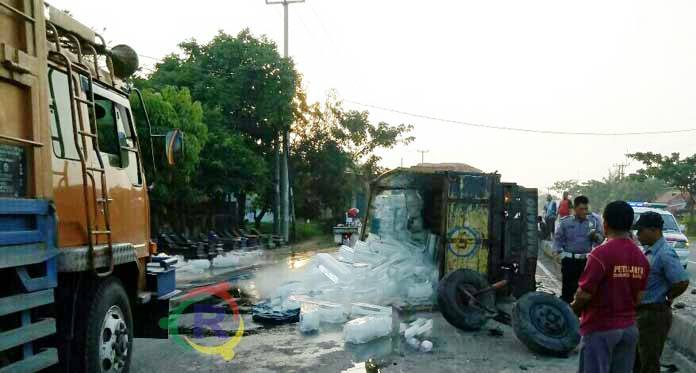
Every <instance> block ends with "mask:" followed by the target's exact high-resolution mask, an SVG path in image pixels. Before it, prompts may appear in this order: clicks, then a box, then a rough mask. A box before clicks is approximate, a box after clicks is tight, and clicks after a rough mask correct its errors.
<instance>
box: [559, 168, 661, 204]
mask: <svg viewBox="0 0 696 373" xmlns="http://www.w3.org/2000/svg"><path fill="white" fill-rule="evenodd" d="M668 189H669V186H668V185H667V184H666V183H665V182H664V181H662V180H659V179H655V178H645V179H642V180H639V179H637V178H632V177H629V178H620V177H618V176H617V175H613V174H610V175H609V176H608V177H606V178H604V179H602V180H588V181H585V182H579V181H577V180H564V181H557V182H556V183H554V185H553V186H552V187H551V190H553V191H555V192H557V193H559V194H561V193H563V192H564V191H568V192H570V195H571V196H572V197H577V196H579V195H584V196H587V197H588V198H589V199H590V205H591V208H592V210H593V211H595V212H598V211H601V210H602V209H603V208H604V206H606V205H607V204H608V203H609V202H612V201H616V200H623V201H653V200H655V198H657V196H658V195H659V194H661V193H663V192H665V191H667V190H668Z"/></svg>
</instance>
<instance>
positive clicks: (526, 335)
mask: <svg viewBox="0 0 696 373" xmlns="http://www.w3.org/2000/svg"><path fill="white" fill-rule="evenodd" d="M512 328H513V330H514V331H515V335H516V336H517V339H519V340H520V341H521V342H522V343H524V345H525V346H527V348H529V349H530V350H531V351H534V352H538V353H541V354H545V355H551V356H562V357H566V356H568V353H569V352H570V351H572V350H573V349H574V348H575V347H576V346H577V345H578V343H580V333H579V329H580V324H579V322H578V318H577V317H576V316H575V314H573V310H571V309H570V306H568V304H566V303H565V302H564V301H562V300H561V299H559V298H557V297H555V296H554V295H551V294H548V293H541V292H533V293H527V294H525V295H524V296H522V297H521V298H520V299H518V300H517V302H516V303H515V306H514V307H513V309H512Z"/></svg>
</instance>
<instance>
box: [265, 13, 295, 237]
mask: <svg viewBox="0 0 696 373" xmlns="http://www.w3.org/2000/svg"><path fill="white" fill-rule="evenodd" d="M294 3H304V0H276V1H272V0H266V4H267V5H278V4H282V5H283V20H284V24H283V31H284V42H283V57H285V58H288V5H290V4H294ZM282 141H283V157H282V159H281V160H280V167H279V168H280V196H277V195H276V198H278V197H280V198H279V199H280V233H281V235H282V236H283V240H284V241H285V242H288V240H289V239H290V182H289V177H288V153H289V151H290V143H289V134H288V130H283V140H282ZM278 166H279V165H278V164H276V167H277V168H278Z"/></svg>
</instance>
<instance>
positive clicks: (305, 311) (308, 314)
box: [300, 305, 321, 333]
mask: <svg viewBox="0 0 696 373" xmlns="http://www.w3.org/2000/svg"><path fill="white" fill-rule="evenodd" d="M320 323H321V314H320V313H319V309H318V308H317V307H305V306H304V305H303V306H302V309H301V311H300V331H301V332H302V333H311V332H315V331H317V330H319V324H320Z"/></svg>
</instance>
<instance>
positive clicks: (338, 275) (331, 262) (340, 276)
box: [315, 253, 351, 283]
mask: <svg viewBox="0 0 696 373" xmlns="http://www.w3.org/2000/svg"><path fill="white" fill-rule="evenodd" d="M315 258H316V261H317V263H318V265H319V269H320V270H321V271H322V273H324V275H326V276H327V277H328V278H329V279H331V281H333V282H334V283H337V282H339V281H346V280H348V279H349V278H350V277H351V271H350V268H348V266H346V265H345V264H344V263H341V262H339V261H338V260H336V258H334V257H333V256H331V255H329V254H327V253H319V254H317V255H316V256H315ZM322 268H323V269H322Z"/></svg>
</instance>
